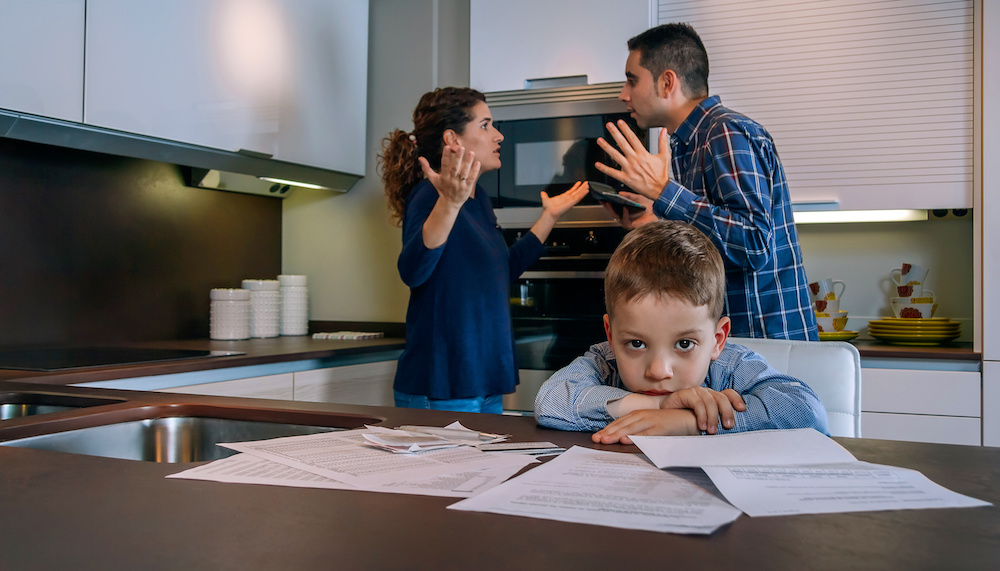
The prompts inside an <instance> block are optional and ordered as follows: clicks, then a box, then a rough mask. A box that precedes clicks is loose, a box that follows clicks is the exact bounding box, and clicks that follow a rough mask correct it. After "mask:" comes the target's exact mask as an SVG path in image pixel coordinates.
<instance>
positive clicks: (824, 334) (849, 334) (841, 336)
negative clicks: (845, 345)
mask: <svg viewBox="0 0 1000 571" xmlns="http://www.w3.org/2000/svg"><path fill="white" fill-rule="evenodd" d="M857 336H858V332H857V331H820V332H819V340H820V341H849V340H851V339H854V338H855V337H857Z"/></svg>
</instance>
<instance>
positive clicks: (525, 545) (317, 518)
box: [0, 383, 1000, 570]
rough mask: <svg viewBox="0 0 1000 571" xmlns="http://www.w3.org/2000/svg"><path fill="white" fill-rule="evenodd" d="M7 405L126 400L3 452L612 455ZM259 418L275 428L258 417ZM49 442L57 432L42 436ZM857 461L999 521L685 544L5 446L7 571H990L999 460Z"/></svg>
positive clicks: (376, 413)
mask: <svg viewBox="0 0 1000 571" xmlns="http://www.w3.org/2000/svg"><path fill="white" fill-rule="evenodd" d="M0 388H2V389H4V390H5V391H12V390H21V391H24V390H36V389H39V388H42V389H45V390H49V391H56V390H59V391H64V392H67V393H72V394H78V395H92V396H105V397H119V398H124V399H128V400H127V402H124V403H121V404H112V405H105V406H102V407H99V408H100V411H98V410H96V409H95V408H92V409H89V412H81V411H73V412H62V413H52V414H50V415H44V416H47V417H48V420H40V419H41V418H42V416H43V415H39V416H36V417H27V418H26V419H25V418H21V419H14V420H7V421H2V422H0V440H3V439H9V438H11V437H13V436H15V435H17V434H20V435H22V436H23V435H25V434H28V433H32V432H37V431H38V430H40V428H39V426H50V427H61V428H70V427H73V426H77V425H80V423H87V422H93V421H92V420H90V421H87V420H85V419H86V418H87V417H90V418H91V419H93V418H94V416H93V414H94V413H98V412H102V413H103V414H108V415H109V416H110V417H114V416H115V415H118V416H123V417H127V413H126V412H125V411H128V410H132V411H134V410H136V409H137V407H138V408H139V409H142V407H157V406H189V407H190V406H203V407H205V406H212V407H219V408H220V409H225V410H230V411H239V410H242V409H243V408H250V409H254V410H257V411H260V410H263V411H264V412H269V413H271V414H277V413H282V414H284V413H288V412H289V411H302V412H303V413H304V414H307V415H311V416H310V418H311V419H312V420H313V421H318V420H321V419H322V418H323V417H324V416H325V415H329V414H331V413H342V414H350V415H362V416H368V417H371V419H370V420H381V419H384V421H383V424H384V425H385V426H397V425H400V424H428V425H440V426H443V425H444V424H446V423H449V422H452V421H455V420H460V421H461V422H462V423H463V424H465V425H466V426H469V427H471V428H475V429H479V430H486V431H490V432H503V433H509V434H512V435H513V437H514V440H517V441H527V440H549V441H552V442H555V443H558V444H560V445H563V446H571V445H584V446H589V447H593V448H599V449H604V450H612V451H617V452H636V451H637V449H636V448H635V447H633V446H624V445H603V446H602V445H593V444H591V443H590V439H589V434H586V433H570V432H560V431H554V430H548V429H544V428H540V427H538V426H537V425H536V424H535V421H534V419H533V418H530V417H512V416H502V415H482V414H471V413H446V412H439V411H425V410H414V409H394V408H383V407H362V406H349V405H337V404H321V403H300V402H289V401H267V400H257V399H253V400H250V399H236V398H226V397H209V396H195V395H171V394H161V393H139V392H130V391H115V390H107V389H104V390H99V389H84V388H79V387H65V388H59V389H54V388H52V387H48V388H46V387H39V386H38V385H30V384H23V383H0ZM257 414H264V413H261V412H258V413H257ZM45 430H49V429H48V428H46V429H45ZM837 440H838V441H839V442H840V443H842V444H843V445H844V446H845V447H846V448H848V449H849V450H851V451H852V452H853V453H854V454H855V455H856V456H857V457H858V459H859V460H868V461H873V462H878V463H883V464H889V465H894V466H901V467H908V468H913V469H917V470H919V471H921V472H922V473H923V474H924V475H926V476H927V477H928V478H930V479H932V480H933V481H935V482H937V483H939V484H941V485H943V486H945V487H948V488H949V489H952V490H954V491H956V492H959V493H963V494H967V495H970V496H973V497H976V498H979V499H982V500H986V501H989V502H993V503H994V504H995V505H994V506H992V507H986V508H974V509H941V510H916V511H891V512H861V513H852V514H828V515H808V516H784V517H763V518H753V519H751V518H749V517H746V516H741V517H740V518H739V519H737V520H736V521H735V522H733V523H732V524H731V525H729V526H727V527H724V528H722V529H721V530H719V531H717V532H716V533H714V534H713V535H711V536H707V537H705V536H685V535H677V534H666V533H654V532H645V531H635V530H622V529H614V528H608V527H600V526H590V525H582V524H570V523H562V522H555V521H547V520H539V519H531V518H522V517H513V516H502V515H496V514H487V513H472V512H458V511H452V510H447V509H445V508H446V506H448V505H450V504H451V503H453V502H455V501H456V500H454V499H451V498H438V497H427V496H411V495H400V494H379V493H372V492H351V491H339V490H319V489H308V488H291V487H278V486H262V485H240V484H223V483H218V482H205V481H194V480H175V479H166V478H165V476H166V475H168V474H172V473H176V472H180V471H182V470H184V469H186V468H188V467H190V466H191V464H157V463H151V462H138V461H129V460H117V459H110V458H100V457H93V456H83V455H77V454H65V453H59V452H49V451H41V450H31V449H22V448H11V447H3V446H0V466H2V467H3V468H2V469H0V505H2V506H3V517H0V553H2V554H3V555H2V556H0V557H2V561H3V565H2V566H3V567H4V568H10V569H54V568H67V567H72V568H73V569H109V568H117V569H312V568H316V569H331V568H342V569H415V568H421V569H510V568H526V569H602V570H606V569H613V568H634V569H639V568H654V566H655V568H659V567H662V566H663V564H664V562H667V563H669V564H670V565H671V566H676V567H678V568H686V569H694V568H725V567H731V566H733V565H739V566H742V567H746V568H750V569H758V568H776V569H789V568H801V567H808V568H810V569H837V570H842V569H853V568H885V569H905V568H949V569H959V568H969V569H985V568H990V567H991V566H992V565H994V564H995V563H996V561H997V560H1000V508H998V507H997V506H996V504H998V503H1000V484H998V482H1000V449H998V448H988V447H971V446H947V445H938V444H920V443H910V442H891V441H879V440H871V439H849V438H845V439H841V438H838V439H837Z"/></svg>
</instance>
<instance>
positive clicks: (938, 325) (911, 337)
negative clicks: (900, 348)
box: [868, 317, 962, 345]
mask: <svg viewBox="0 0 1000 571" xmlns="http://www.w3.org/2000/svg"><path fill="white" fill-rule="evenodd" d="M961 329H962V326H961V324H960V323H959V322H957V321H952V320H951V319H948V318H947V317H931V318H927V319H915V318H909V317H884V318H882V319H876V320H873V321H869V322H868V333H870V334H871V336H872V337H874V338H876V339H880V340H882V341H886V342H888V343H894V344H896V345H940V344H942V343H947V342H949V341H954V340H955V339H958V336H959V335H961V334H962V331H961Z"/></svg>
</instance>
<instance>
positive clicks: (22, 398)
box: [0, 392, 123, 420]
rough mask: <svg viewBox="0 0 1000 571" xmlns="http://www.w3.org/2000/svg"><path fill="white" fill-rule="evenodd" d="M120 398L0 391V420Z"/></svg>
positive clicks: (97, 403)
mask: <svg viewBox="0 0 1000 571" xmlns="http://www.w3.org/2000/svg"><path fill="white" fill-rule="evenodd" d="M119 402H123V401H122V400H121V399H108V398H98V397H84V396H77V395H60V394H53V393H45V392H0V420H10V419H12V418H22V417H25V416H33V415H36V414H48V413H52V412H61V411H64V410H75V409H79V408H86V407H90V406H101V405H105V404H116V403H119Z"/></svg>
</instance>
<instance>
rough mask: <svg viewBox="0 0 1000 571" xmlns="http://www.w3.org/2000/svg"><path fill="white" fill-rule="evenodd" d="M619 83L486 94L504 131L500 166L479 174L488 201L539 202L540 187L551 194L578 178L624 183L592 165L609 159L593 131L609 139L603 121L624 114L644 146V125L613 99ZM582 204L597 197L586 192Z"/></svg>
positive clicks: (499, 204) (505, 205) (499, 205)
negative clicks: (641, 125) (488, 197)
mask: <svg viewBox="0 0 1000 571" xmlns="http://www.w3.org/2000/svg"><path fill="white" fill-rule="evenodd" d="M620 85H621V84H603V85H598V86H579V87H573V88H569V89H565V88H563V89H547V90H524V91H519V92H504V93H491V94H487V103H489V105H490V110H491V111H492V113H493V118H494V123H495V125H496V127H497V129H498V130H499V131H500V132H501V133H502V134H503V136H504V140H503V142H502V143H501V144H500V163H501V167H500V169H499V170H497V171H492V172H489V173H485V174H483V175H482V176H480V178H479V182H480V184H481V185H482V187H483V189H484V190H485V191H486V193H487V194H488V195H489V196H490V199H491V200H492V202H493V206H494V207H495V208H511V207H538V206H541V198H540V197H539V193H540V192H541V191H543V190H544V191H545V192H547V193H548V194H549V195H556V194H559V193H561V192H563V191H565V190H567V189H569V188H570V187H571V186H572V185H573V183H574V182H576V181H578V180H592V181H597V182H602V183H605V184H607V185H609V186H611V187H613V188H615V189H617V190H622V189H624V186H622V185H621V184H620V183H619V182H618V181H616V180H614V179H613V178H611V177H609V176H606V175H604V174H603V173H601V172H600V171H599V170H597V168H596V167H595V166H594V163H596V162H602V163H605V164H610V165H614V162H613V161H612V160H611V158H610V157H609V156H608V155H607V153H605V152H604V151H603V150H602V149H601V148H600V147H599V146H598V145H597V139H598V137H604V138H605V140H609V141H610V140H611V137H610V136H609V134H608V132H607V129H606V127H605V125H606V124H607V123H609V122H612V123H613V122H617V121H619V120H624V121H625V122H626V123H628V124H629V126H630V127H631V128H632V130H633V131H634V132H635V133H636V134H637V135H638V136H639V138H640V139H641V140H642V142H643V145H644V146H647V147H648V131H647V130H645V129H638V127H637V126H636V124H635V120H634V119H632V118H631V117H630V116H629V114H628V113H626V112H625V104H624V103H622V102H620V101H618V100H617V94H618V89H620ZM581 204H584V205H586V204H591V205H593V204H597V202H596V201H595V200H594V199H592V198H590V197H586V198H585V199H584V200H583V201H582V202H581Z"/></svg>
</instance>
